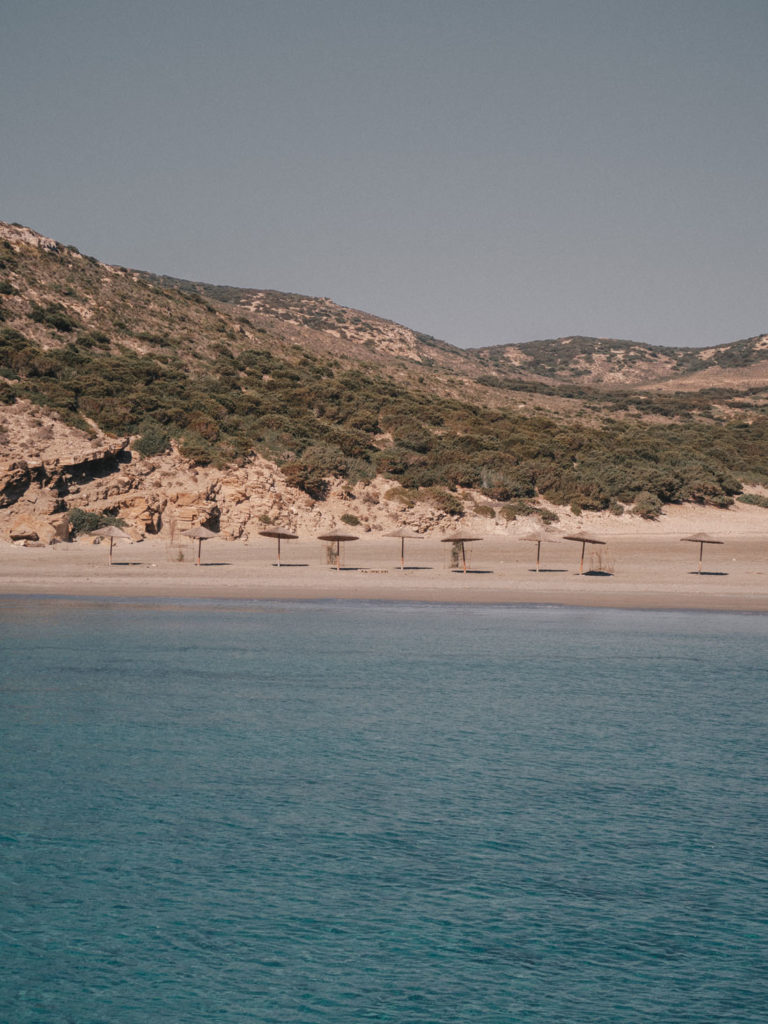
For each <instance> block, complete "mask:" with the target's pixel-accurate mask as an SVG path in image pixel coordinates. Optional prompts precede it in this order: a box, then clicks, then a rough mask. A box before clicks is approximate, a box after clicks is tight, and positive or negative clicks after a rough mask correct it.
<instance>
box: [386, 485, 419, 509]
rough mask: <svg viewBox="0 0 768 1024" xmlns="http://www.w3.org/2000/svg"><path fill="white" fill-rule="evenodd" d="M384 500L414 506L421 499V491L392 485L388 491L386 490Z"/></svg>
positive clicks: (407, 506) (408, 506)
mask: <svg viewBox="0 0 768 1024" xmlns="http://www.w3.org/2000/svg"><path fill="white" fill-rule="evenodd" d="M384 500H385V501H396V502H398V504H400V505H404V506H405V507H406V508H413V506H414V505H415V504H416V502H417V501H418V500H419V493H418V491H409V490H407V488H405V487H391V488H390V489H389V490H388V491H385V492H384Z"/></svg>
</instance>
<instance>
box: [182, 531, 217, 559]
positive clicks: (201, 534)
mask: <svg viewBox="0 0 768 1024" xmlns="http://www.w3.org/2000/svg"><path fill="white" fill-rule="evenodd" d="M181 535H182V537H191V538H192V540H196V541H197V562H196V564H197V565H200V550H201V548H202V546H203V541H204V540H210V539H211V537H215V536H216V534H215V533H214V532H213V531H212V530H207V529H206V528H205V527H204V526H193V527H192V529H191V530H182V531H181Z"/></svg>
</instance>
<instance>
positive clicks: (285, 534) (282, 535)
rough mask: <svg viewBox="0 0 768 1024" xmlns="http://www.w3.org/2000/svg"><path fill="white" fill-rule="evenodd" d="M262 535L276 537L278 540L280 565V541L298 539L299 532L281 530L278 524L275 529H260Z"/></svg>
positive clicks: (278, 560) (278, 562)
mask: <svg viewBox="0 0 768 1024" xmlns="http://www.w3.org/2000/svg"><path fill="white" fill-rule="evenodd" d="M259 534H260V536H262V537H274V538H275V539H276V540H277V564H278V565H280V541H281V540H296V539H297V537H298V536H299V535H298V533H291V531H290V530H281V529H279V528H278V527H277V526H276V527H275V528H274V529H273V530H259Z"/></svg>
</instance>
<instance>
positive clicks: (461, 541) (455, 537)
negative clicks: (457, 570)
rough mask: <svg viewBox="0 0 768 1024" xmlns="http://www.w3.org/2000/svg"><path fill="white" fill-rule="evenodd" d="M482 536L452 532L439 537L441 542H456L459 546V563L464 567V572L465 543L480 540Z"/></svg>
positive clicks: (465, 568)
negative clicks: (449, 534) (447, 535)
mask: <svg viewBox="0 0 768 1024" xmlns="http://www.w3.org/2000/svg"><path fill="white" fill-rule="evenodd" d="M482 539H483V538H482V537H472V536H470V535H469V534H468V533H454V534H452V535H451V536H450V537H441V539H440V543H441V544H458V545H459V547H460V548H461V564H462V566H463V567H464V572H466V571H467V553H466V551H465V549H464V545H465V544H471V543H472V541H476V540H482Z"/></svg>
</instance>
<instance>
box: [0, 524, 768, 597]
mask: <svg viewBox="0 0 768 1024" xmlns="http://www.w3.org/2000/svg"><path fill="white" fill-rule="evenodd" d="M606 539H607V540H608V544H607V545H606V546H605V547H604V548H602V549H601V550H600V554H599V558H600V560H601V561H600V562H599V563H598V564H597V567H596V573H595V574H594V575H590V574H589V573H585V574H584V575H580V574H579V572H578V563H579V559H578V554H579V551H578V545H577V544H574V543H571V542H566V541H557V542H556V543H551V544H550V543H547V544H546V545H544V549H543V551H542V565H543V569H542V571H541V572H539V573H536V572H535V570H534V568H533V566H534V565H535V546H534V545H530V544H523V543H519V542H518V541H519V538H517V539H516V538H512V537H503V536H494V535H489V536H488V537H486V538H484V540H483V541H482V542H479V543H477V544H474V545H473V547H472V551H471V557H472V565H471V569H470V571H468V572H467V573H466V574H464V573H462V572H460V571H456V570H452V569H451V568H449V567H448V565H447V551H446V548H447V547H448V545H440V544H438V543H437V542H436V540H435V538H427V539H425V540H422V541H418V542H414V543H412V544H409V546H408V549H407V550H406V558H407V559H408V560H410V562H411V566H412V567H411V568H408V567H406V568H405V569H404V570H401V569H400V568H399V565H398V562H399V545H397V544H396V542H393V541H392V540H387V539H386V538H383V537H381V536H371V535H367V536H363V537H361V538H360V540H359V541H357V542H355V543H351V544H349V545H347V550H346V551H345V552H344V563H343V567H342V569H341V571H337V570H335V569H333V568H331V566H329V565H328V564H327V563H324V562H323V561H322V558H323V557H324V556H325V551H324V548H323V546H322V545H321V544H320V542H318V541H316V540H304V541H302V540H299V541H294V542H291V543H290V544H285V545H284V546H283V559H284V564H283V565H282V566H280V567H278V566H276V565H275V564H274V561H273V559H274V555H275V551H274V548H273V547H272V545H271V544H270V542H268V541H266V540H265V542H264V543H263V544H261V543H260V544H255V543H251V544H244V543H241V542H237V541H229V542H228V541H221V540H212V541H208V542H206V543H205V544H204V545H203V554H202V562H203V564H202V565H201V566H199V567H198V566H197V565H195V564H194V562H193V555H194V549H193V546H192V545H191V544H189V543H188V544H187V545H185V546H184V547H181V548H180V547H179V546H178V545H175V546H172V545H169V544H168V543H167V542H165V541H163V540H159V539H156V538H153V539H148V540H145V541H143V542H141V543H138V544H131V545H118V546H116V547H115V551H114V565H112V566H111V567H110V566H109V565H108V564H107V549H106V547H105V546H102V545H98V546H96V545H93V544H91V543H88V542H87V541H83V540H81V541H79V542H77V543H74V544H60V545H55V546H53V547H49V548H16V547H11V546H10V545H2V546H0V597H2V598H3V599H4V600H8V599H13V597H14V596H19V597H21V596H25V597H31V596H37V597H41V598H44V597H57V596H58V597H65V596H69V597H91V598H95V599H98V598H104V599H106V598H126V599H139V598H141V599H152V598H157V599H179V598H192V599H201V600H206V599H207V600H227V599H233V600H258V601H269V600H278V601H284V600H288V601H326V600H334V601H335V600H340V601H397V602H414V603H430V604H486V605H559V606H564V607H579V608H616V609H637V610H649V611H652V610H669V611H673V610H674V611H724V612H729V611H732V612H758V613H765V612H768V542H766V541H765V540H764V539H763V536H762V535H755V534H746V535H731V536H730V537H728V538H726V542H725V543H724V544H723V545H717V546H716V547H715V546H713V550H711V551H710V550H706V551H705V554H704V570H703V572H702V574H701V575H699V574H698V573H697V572H696V571H695V570H696V565H697V559H698V550H694V547H695V546H694V545H692V544H680V543H679V538H676V537H670V536H668V535H667V536H659V535H658V534H657V535H650V534H647V535H629V534H624V535H614V536H612V537H608V538H606ZM531 549H533V550H531ZM291 563H293V564H291ZM588 566H589V563H585V568H588Z"/></svg>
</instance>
